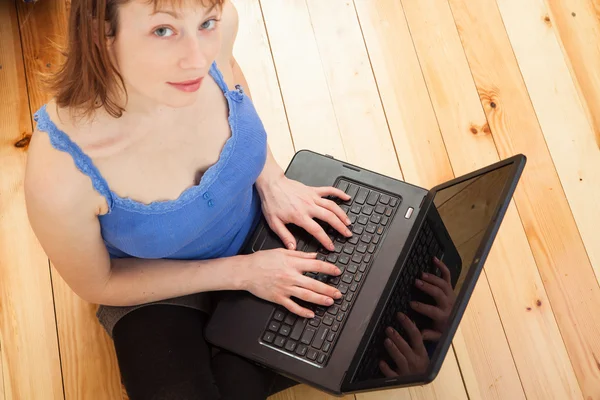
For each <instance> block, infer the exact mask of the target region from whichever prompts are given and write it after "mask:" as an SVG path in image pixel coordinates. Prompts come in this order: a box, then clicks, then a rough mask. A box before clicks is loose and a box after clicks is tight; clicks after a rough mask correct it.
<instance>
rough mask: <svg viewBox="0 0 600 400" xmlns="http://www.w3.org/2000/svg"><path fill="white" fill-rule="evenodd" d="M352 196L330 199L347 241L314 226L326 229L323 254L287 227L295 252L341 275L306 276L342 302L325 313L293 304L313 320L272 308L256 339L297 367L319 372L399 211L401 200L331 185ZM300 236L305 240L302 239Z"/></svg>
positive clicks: (310, 240) (361, 188)
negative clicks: (329, 246)
mask: <svg viewBox="0 0 600 400" xmlns="http://www.w3.org/2000/svg"><path fill="white" fill-rule="evenodd" d="M336 187H337V188H338V189H341V190H343V191H344V192H345V193H347V194H349V195H350V196H351V199H350V200H348V201H345V202H344V201H342V200H341V199H339V198H332V199H331V200H334V201H335V202H336V203H337V204H338V205H340V207H341V208H342V209H343V210H344V212H346V214H347V215H348V217H349V218H350V221H351V225H350V226H349V229H350V230H351V231H352V232H353V236H352V237H351V238H347V237H345V236H343V235H342V234H340V233H339V232H337V231H336V230H334V229H333V228H332V227H330V226H329V225H328V224H326V223H324V222H322V221H318V222H319V223H320V225H321V226H322V227H323V228H325V230H326V232H327V234H328V235H329V237H330V239H331V240H332V241H333V243H334V245H335V251H331V252H330V251H328V250H326V249H325V248H323V247H322V246H321V244H320V243H319V242H318V241H317V239H315V238H314V237H312V236H310V235H308V234H307V233H306V232H303V231H301V230H300V229H299V228H298V229H296V230H295V229H294V228H297V227H294V226H292V227H290V228H291V229H290V231H292V233H293V234H294V236H295V237H296V242H297V249H298V250H299V251H304V252H315V251H316V252H317V253H318V254H317V258H318V259H319V260H322V261H328V262H330V263H332V264H335V265H336V266H337V267H338V268H339V269H340V270H341V271H342V274H341V275H339V276H331V275H326V274H321V273H316V274H315V273H312V272H308V273H306V274H305V275H306V276H309V277H311V278H314V279H317V280H319V281H321V282H324V283H327V284H328V285H331V286H334V287H336V288H337V289H338V290H339V291H340V292H341V293H342V298H340V299H337V300H335V302H334V303H333V305H331V306H329V307H326V306H321V305H316V304H313V303H308V302H305V301H302V300H300V299H296V298H293V300H294V301H296V302H297V303H298V304H300V305H301V306H303V307H306V308H308V309H310V310H312V311H313V312H314V313H315V317H314V318H311V319H308V318H302V317H300V316H298V315H296V314H294V313H291V312H289V311H288V310H287V309H286V308H285V307H282V306H277V307H276V309H275V310H274V312H273V314H272V315H271V318H270V319H269V322H268V324H267V326H266V328H265V330H264V332H263V335H262V337H261V339H260V340H261V343H262V344H264V345H267V346H269V347H272V348H274V349H276V350H279V351H282V352H284V353H286V354H289V355H290V356H293V357H295V358H298V359H300V360H302V361H305V362H308V363H310V364H313V365H315V366H317V367H323V366H324V365H325V364H326V363H327V360H328V358H329V356H330V355H331V353H332V351H333V348H334V347H335V344H336V343H337V339H338V336H339V333H340V331H341V329H342V328H343V326H344V323H345V322H346V318H347V315H348V313H349V312H350V310H351V309H352V305H353V304H354V302H355V301H356V297H357V295H358V293H359V291H360V289H361V287H362V283H363V282H364V280H365V278H366V275H367V273H368V272H369V267H370V266H371V264H372V261H373V258H374V256H375V253H376V252H377V249H378V248H379V246H380V243H381V238H382V236H383V235H384V234H385V232H386V230H387V228H388V227H389V225H390V220H391V219H392V218H393V216H394V215H395V212H396V210H397V209H398V207H399V206H400V203H401V201H402V200H401V198H399V197H397V196H390V195H388V194H385V193H383V192H381V191H378V190H373V189H370V188H367V187H365V186H362V185H357V184H355V183H351V182H349V181H347V180H344V179H341V180H340V181H339V182H338V184H337V185H336ZM303 233H304V234H303Z"/></svg>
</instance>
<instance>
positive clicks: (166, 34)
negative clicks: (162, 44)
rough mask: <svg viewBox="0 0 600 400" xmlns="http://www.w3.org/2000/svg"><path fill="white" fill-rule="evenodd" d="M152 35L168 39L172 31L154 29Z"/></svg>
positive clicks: (161, 28)
mask: <svg viewBox="0 0 600 400" xmlns="http://www.w3.org/2000/svg"><path fill="white" fill-rule="evenodd" d="M154 34H155V35H156V36H158V37H169V36H171V35H173V30H172V29H170V28H167V27H164V26H163V27H160V28H158V29H155V30H154Z"/></svg>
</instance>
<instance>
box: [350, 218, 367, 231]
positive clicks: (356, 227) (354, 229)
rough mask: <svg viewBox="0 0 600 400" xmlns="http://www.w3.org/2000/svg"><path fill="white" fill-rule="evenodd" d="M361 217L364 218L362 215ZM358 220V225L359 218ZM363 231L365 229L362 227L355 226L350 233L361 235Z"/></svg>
mask: <svg viewBox="0 0 600 400" xmlns="http://www.w3.org/2000/svg"><path fill="white" fill-rule="evenodd" d="M361 217H364V215H361ZM365 218H366V217H365ZM358 219H359V221H358V223H360V217H359V218H358ZM364 229H365V228H364V227H363V226H362V225H355V226H354V228H353V229H352V232H353V233H356V234H357V235H362V233H363V231H364Z"/></svg>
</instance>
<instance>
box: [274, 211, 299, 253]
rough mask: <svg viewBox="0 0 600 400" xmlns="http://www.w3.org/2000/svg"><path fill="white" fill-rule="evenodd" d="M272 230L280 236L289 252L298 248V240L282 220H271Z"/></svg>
mask: <svg viewBox="0 0 600 400" xmlns="http://www.w3.org/2000/svg"><path fill="white" fill-rule="evenodd" d="M271 229H272V230H273V232H275V233H276V234H277V236H279V238H280V239H281V241H282V242H283V244H284V245H285V247H286V248H288V249H289V250H294V249H295V248H296V239H295V238H294V235H292V234H291V233H290V231H289V230H288V229H287V228H286V227H285V225H284V224H283V222H281V220H279V219H278V218H273V219H272V220H271Z"/></svg>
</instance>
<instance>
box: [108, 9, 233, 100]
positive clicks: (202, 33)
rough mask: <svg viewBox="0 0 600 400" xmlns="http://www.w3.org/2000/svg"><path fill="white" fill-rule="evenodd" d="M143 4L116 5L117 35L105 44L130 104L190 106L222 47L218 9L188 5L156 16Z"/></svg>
mask: <svg viewBox="0 0 600 400" xmlns="http://www.w3.org/2000/svg"><path fill="white" fill-rule="evenodd" d="M147 3H148V1H147V0H131V1H130V2H128V3H125V4H124V5H122V6H120V8H119V28H118V32H117V34H116V38H115V40H114V41H113V42H112V43H111V44H109V46H110V47H109V49H110V52H111V55H112V57H113V60H114V62H115V64H116V66H117V69H118V70H119V72H120V74H121V76H122V77H123V80H124V82H125V86H126V89H127V93H128V96H129V101H130V103H131V102H132V101H136V102H141V103H146V104H162V105H166V106H169V107H184V106H188V105H190V104H192V103H193V102H194V101H195V99H196V95H197V93H198V90H199V88H200V86H201V85H202V81H203V79H204V78H205V77H206V76H207V75H208V71H209V69H210V66H211V64H212V62H213V61H214V60H215V58H216V56H217V53H218V51H219V48H220V46H221V35H220V31H219V29H218V27H219V24H218V20H219V19H220V17H221V16H220V9H219V8H218V7H214V8H212V9H211V8H208V7H205V6H203V5H201V4H200V2H198V1H195V0H187V1H184V2H182V5H181V7H178V8H161V9H158V10H156V12H154V6H153V5H152V4H147Z"/></svg>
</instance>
